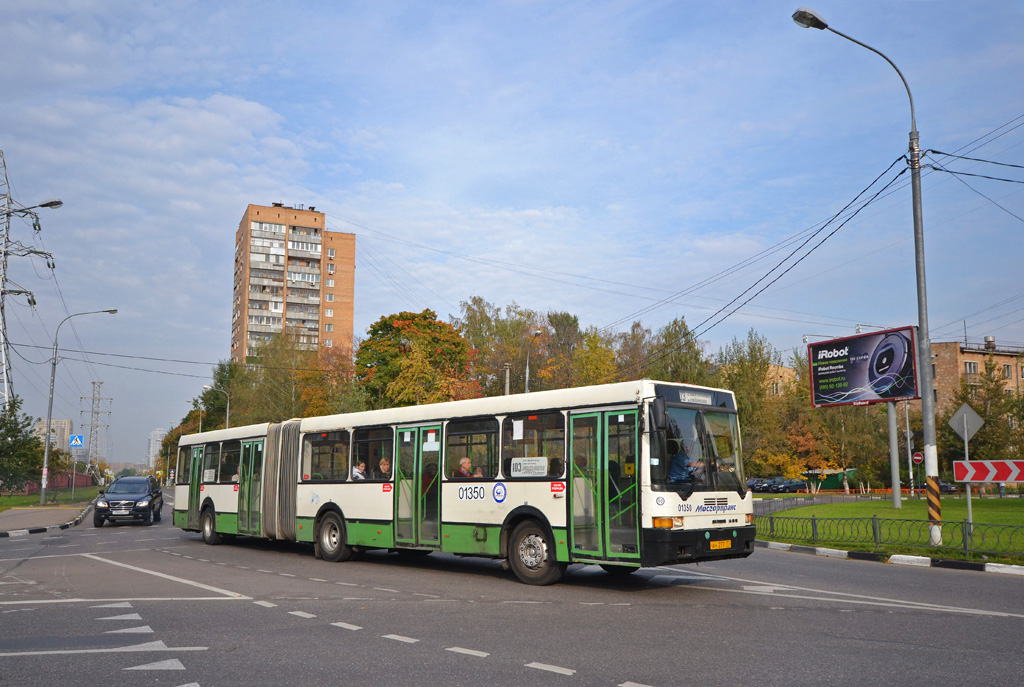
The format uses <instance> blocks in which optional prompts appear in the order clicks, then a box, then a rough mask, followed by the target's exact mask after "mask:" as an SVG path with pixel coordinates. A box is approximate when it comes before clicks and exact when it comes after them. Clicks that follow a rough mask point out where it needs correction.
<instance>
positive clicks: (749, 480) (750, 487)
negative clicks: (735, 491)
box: [747, 477, 761, 491]
mask: <svg viewBox="0 0 1024 687" xmlns="http://www.w3.org/2000/svg"><path fill="white" fill-rule="evenodd" d="M759 479H761V478H760V477H748V478H747V490H748V491H753V490H754V484H756V483H757V480H759Z"/></svg>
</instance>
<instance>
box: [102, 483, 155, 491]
mask: <svg viewBox="0 0 1024 687" xmlns="http://www.w3.org/2000/svg"><path fill="white" fill-rule="evenodd" d="M147 491H149V489H147V488H146V483H145V482H120V481H119V482H114V483H113V484H111V485H110V486H109V487H108V488H107V493H108V494H139V493H145V492H147Z"/></svg>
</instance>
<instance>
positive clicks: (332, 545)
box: [313, 512, 352, 563]
mask: <svg viewBox="0 0 1024 687" xmlns="http://www.w3.org/2000/svg"><path fill="white" fill-rule="evenodd" d="M314 542H315V543H314V545H313V549H314V553H315V555H316V557H317V558H322V559H324V560H325V561H330V562H331V563H336V562H338V561H347V560H349V559H350V558H352V547H351V546H349V545H348V544H346V543H345V523H343V522H342V521H341V516H340V515H338V514H337V513H334V512H330V513H326V514H324V516H323V517H322V518H320V523H319V525H318V527H317V528H316V539H315V540H314Z"/></svg>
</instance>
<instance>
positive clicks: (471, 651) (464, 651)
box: [445, 646, 490, 658]
mask: <svg viewBox="0 0 1024 687" xmlns="http://www.w3.org/2000/svg"><path fill="white" fill-rule="evenodd" d="M445 651H452V652H454V653H456V654H466V655H467V656H477V657H479V658H487V657H488V656H490V654H489V653H487V652H486V651H477V650H476V649H463V648H462V647H461V646H450V647H448V648H447V649H445Z"/></svg>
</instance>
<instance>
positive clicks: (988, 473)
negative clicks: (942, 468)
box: [953, 460, 1024, 482]
mask: <svg viewBox="0 0 1024 687" xmlns="http://www.w3.org/2000/svg"><path fill="white" fill-rule="evenodd" d="M953 479H954V480H956V481H957V482H1024V460H955V461H953Z"/></svg>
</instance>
